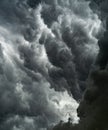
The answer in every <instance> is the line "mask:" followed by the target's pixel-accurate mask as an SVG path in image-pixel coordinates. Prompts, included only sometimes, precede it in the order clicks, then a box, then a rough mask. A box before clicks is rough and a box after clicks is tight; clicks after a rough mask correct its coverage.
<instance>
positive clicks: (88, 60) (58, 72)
mask: <svg viewBox="0 0 108 130" xmlns="http://www.w3.org/2000/svg"><path fill="white" fill-rule="evenodd" d="M100 3H102V4H100ZM107 4H108V2H107V0H105V2H101V1H98V0H97V1H95V0H94V1H92V0H91V1H86V0H1V1H0V130H52V128H53V127H54V126H55V125H56V124H57V123H59V122H60V121H61V120H62V121H63V122H67V121H68V119H69V118H71V120H72V123H73V124H78V122H79V120H80V118H79V117H78V114H77V111H80V109H82V108H83V106H85V107H84V108H85V109H83V110H85V111H87V110H86V109H88V107H86V106H87V105H82V104H84V103H85V99H86V97H87V99H88V97H89V96H87V94H85V96H84V97H83V94H84V91H85V89H86V88H87V82H86V80H87V79H88V77H89V73H90V71H91V70H96V68H99V66H98V65H100V68H102V69H104V68H105V64H106V63H107V59H108V58H107V57H108V54H107V50H108V47H107V45H106V42H107V40H106V41H105V40H104V39H107V35H108V32H107V31H106V30H107V29H106V28H107V25H106V24H105V23H106V14H107V11H106V10H108V9H107V7H106V5H107ZM100 5H102V6H100ZM103 7H105V8H103ZM104 32H106V33H104ZM103 35H104V36H103ZM102 37H103V38H102ZM100 39H101V40H100ZM99 40H100V42H98V41H99ZM101 43H103V44H101ZM105 48H106V49H105ZM99 50H100V51H99ZM104 52H105V53H104ZM103 57H104V58H103ZM99 74H100V73H99ZM93 76H94V77H95V76H96V74H95V73H93V74H92V77H93ZM97 77H98V76H97ZM106 77H107V76H106ZM96 81H97V80H96ZM105 81H106V80H105ZM96 84H98V83H97V82H96ZM93 90H94V88H93ZM86 91H88V90H86ZM82 98H83V99H82ZM81 100H84V101H82V103H81V105H80V107H79V109H78V110H77V108H78V106H79V103H80V101H81ZM85 104H86V103H85ZM92 109H93V107H92ZM80 114H81V113H80V112H79V115H80ZM66 130H67V129H66ZM76 130H77V129H76ZM78 130H79V129H78ZM83 130H86V129H83ZM91 130H95V129H91ZM96 130H98V129H96ZM106 130H107V129H106Z"/></svg>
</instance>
